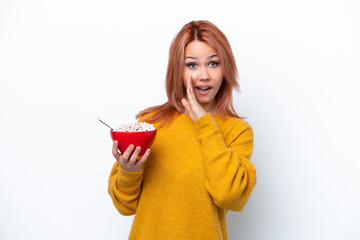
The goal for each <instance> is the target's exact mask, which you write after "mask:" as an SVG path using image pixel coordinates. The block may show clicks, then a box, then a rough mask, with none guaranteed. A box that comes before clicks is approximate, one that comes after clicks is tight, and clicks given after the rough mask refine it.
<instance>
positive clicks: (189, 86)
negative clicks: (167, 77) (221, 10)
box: [181, 40, 224, 121]
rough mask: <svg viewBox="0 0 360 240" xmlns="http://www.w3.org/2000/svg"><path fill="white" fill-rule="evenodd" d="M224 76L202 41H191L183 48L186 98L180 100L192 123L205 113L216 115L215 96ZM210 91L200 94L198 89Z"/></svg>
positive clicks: (213, 51)
mask: <svg viewBox="0 0 360 240" xmlns="http://www.w3.org/2000/svg"><path fill="white" fill-rule="evenodd" d="M223 78H224V75H223V72H222V68H221V66H220V58H219V56H218V54H217V52H216V51H215V49H213V48H212V47H210V45H208V44H207V43H205V42H202V41H197V40H195V41H192V42H190V43H189V44H188V45H187V46H186V48H185V68H184V70H183V79H184V85H185V87H186V94H187V98H186V99H185V98H183V99H182V100H181V102H182V104H183V106H184V108H185V113H186V114H188V115H189V116H190V117H191V119H192V120H193V121H195V120H197V119H199V118H200V117H202V116H203V115H204V114H206V113H211V114H215V113H216V110H217V109H216V108H217V105H216V98H215V97H216V94H217V93H218V91H219V89H220V87H221V84H222V81H223ZM202 86H206V87H211V89H210V90H209V91H208V92H207V93H206V94H201V93H200V92H201V91H200V90H199V87H202Z"/></svg>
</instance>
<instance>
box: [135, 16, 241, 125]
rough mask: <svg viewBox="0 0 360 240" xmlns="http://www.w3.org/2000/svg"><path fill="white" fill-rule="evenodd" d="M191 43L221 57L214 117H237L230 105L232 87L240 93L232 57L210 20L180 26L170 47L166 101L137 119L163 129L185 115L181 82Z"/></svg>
mask: <svg viewBox="0 0 360 240" xmlns="http://www.w3.org/2000/svg"><path fill="white" fill-rule="evenodd" d="M194 40H198V41H203V42H205V43H207V44H209V46H211V47H212V48H214V49H215V50H216V52H217V53H218V55H219V58H220V66H221V67H222V71H223V73H224V79H223V82H222V85H221V87H220V89H219V91H218V93H217V95H216V103H217V114H218V115H219V116H221V117H224V115H225V114H228V115H230V116H234V117H238V118H240V117H239V116H238V115H237V114H236V112H235V109H234V106H233V104H232V90H233V89H234V88H235V89H236V90H239V83H238V81H237V74H238V73H237V67H236V63H235V58H234V55H233V53H232V50H231V47H230V44H229V42H228V40H227V38H226V36H225V35H224V34H223V33H222V32H221V31H220V30H219V29H218V28H217V27H216V26H215V25H214V24H212V23H211V22H209V21H192V22H189V23H187V24H186V25H184V26H183V28H182V29H181V30H180V32H179V33H178V34H177V36H176V37H175V39H174V40H173V42H172V44H171V46H170V51H169V62H168V68H167V74H166V93H167V97H168V101H167V102H166V103H165V104H163V105H159V106H154V107H150V108H147V109H145V110H142V111H141V112H139V113H138V114H137V115H136V118H141V117H143V119H142V121H146V122H149V123H156V122H161V124H160V126H164V125H167V124H169V123H171V122H172V120H173V119H174V117H176V116H178V115H179V114H180V113H183V112H184V107H183V105H182V103H181V99H182V98H184V97H185V96H186V89H185V86H184V83H183V68H184V66H185V64H184V55H185V47H186V46H187V44H189V43H190V42H192V41H194Z"/></svg>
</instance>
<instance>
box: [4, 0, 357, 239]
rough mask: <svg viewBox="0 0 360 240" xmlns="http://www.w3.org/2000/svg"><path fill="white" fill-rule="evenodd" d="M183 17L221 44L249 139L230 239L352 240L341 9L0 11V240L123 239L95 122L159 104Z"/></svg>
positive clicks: (62, 4) (351, 157)
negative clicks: (222, 39)
mask: <svg viewBox="0 0 360 240" xmlns="http://www.w3.org/2000/svg"><path fill="white" fill-rule="evenodd" d="M194 19H206V20H210V21H211V22H213V23H214V24H216V25H217V26H218V27H219V28H220V29H221V30H222V31H223V32H224V33H225V34H226V35H227V37H228V39H229V41H230V44H231V45H232V48H233V51H234V54H235V57H236V61H237V64H238V69H239V76H240V79H239V81H240V85H241V93H237V92H236V93H234V94H235V95H234V100H235V101H234V102H235V107H236V110H237V111H238V113H239V114H240V115H242V116H244V117H246V119H247V121H249V123H250V124H251V125H252V126H253V129H254V134H255V146H254V153H253V158H252V161H253V162H254V164H255V166H256V167H257V175H258V183H257V186H256V188H255V189H254V192H253V195H252V196H251V198H250V201H249V203H248V205H247V206H246V208H245V210H244V211H243V212H241V213H237V212H230V213H229V214H228V228H229V229H228V231H229V236H230V239H246V240H255V239H256V240H268V239H274V240H289V239H291V240H292V239H299V240H303V239H307V240H312V239H314V240H318V239H327V240H329V239H333V240H338V239H349V240H355V239H360V233H359V217H360V207H359V202H360V193H359V187H358V183H360V170H359V169H360V164H359V160H360V159H359V154H358V149H359V140H358V139H359V138H358V135H359V133H360V131H359V120H360V119H359V115H360V114H359V110H358V109H359V102H360V101H359V100H360V97H359V96H358V91H359V90H358V87H359V84H358V82H359V81H360V73H359V67H360V57H359V56H360V47H359V42H360V31H359V29H360V24H359V23H360V4H359V2H358V1H355V0H354V1H351V0H345V1H344V0H342V1H340V0H337V1H336V0H328V1H325V0H324V1H321V0H302V1H300V0H299V1H285V0H283V1H281V0H274V1H266V0H262V1H222V2H221V1H187V0H185V1H176V2H175V1H142V2H141V1H118V0H117V1H115V0H102V1H100V0H90V1H89V0H87V1H85V0H62V1H60V0H59V1H55V0H33V1H25V0H0V161H1V162H0V164H1V165H0V239H4V240H5V239H6V240H7V239H21V240H24V239H36V240H38V239H107V238H108V239H127V236H128V233H129V231H130V227H131V223H132V219H133V217H125V216H121V215H120V214H119V213H118V212H117V211H116V209H115V207H114V206H113V204H112V202H111V199H110V197H109V196H108V193H107V178H108V175H109V173H110V170H111V167H112V164H113V162H114V159H113V157H112V155H111V139H110V135H109V132H108V129H107V128H106V127H105V126H104V125H102V124H101V123H100V122H99V121H98V120H97V117H98V116H99V117H101V118H102V119H103V120H104V121H105V122H108V123H110V124H112V125H113V126H116V125H119V124H122V123H128V122H133V121H135V118H134V116H135V115H136V114H137V113H138V112H139V111H140V110H142V109H144V108H146V107H148V106H153V105H158V104H162V103H164V102H165V101H166V94H165V87H164V80H165V74H166V67H167V60H168V49H169V46H170V43H171V41H172V40H173V38H174V37H175V34H176V33H177V32H178V31H179V30H180V28H181V27H182V26H183V25H184V24H185V23H187V22H189V21H191V20H194ZM194 239H196V237H194Z"/></svg>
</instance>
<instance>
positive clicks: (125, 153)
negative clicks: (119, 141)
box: [122, 144, 134, 161]
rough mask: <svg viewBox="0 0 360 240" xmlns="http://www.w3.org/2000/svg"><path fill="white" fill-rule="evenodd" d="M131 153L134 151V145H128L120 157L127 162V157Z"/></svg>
mask: <svg viewBox="0 0 360 240" xmlns="http://www.w3.org/2000/svg"><path fill="white" fill-rule="evenodd" d="M133 151H134V145H132V144H130V146H128V148H127V149H126V150H125V152H124V154H123V155H122V158H123V159H124V160H125V161H128V160H129V157H130V155H131V153H132V152H133Z"/></svg>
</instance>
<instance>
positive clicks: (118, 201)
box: [108, 162, 143, 215]
mask: <svg viewBox="0 0 360 240" xmlns="http://www.w3.org/2000/svg"><path fill="white" fill-rule="evenodd" d="M142 178H143V170H141V171H140V172H129V171H127V170H125V169H123V168H122V167H121V166H120V164H119V163H118V162H115V164H114V165H113V168H112V170H111V173H110V177H109V186H108V192H109V194H110V196H111V199H112V201H113V203H114V205H115V207H116V209H117V210H118V211H119V212H120V213H121V214H122V215H133V214H135V212H136V208H137V204H138V200H139V196H140V192H141V182H142Z"/></svg>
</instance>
